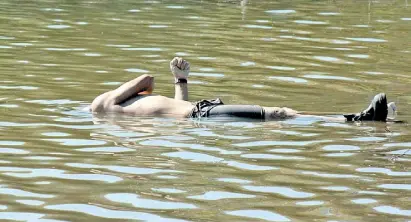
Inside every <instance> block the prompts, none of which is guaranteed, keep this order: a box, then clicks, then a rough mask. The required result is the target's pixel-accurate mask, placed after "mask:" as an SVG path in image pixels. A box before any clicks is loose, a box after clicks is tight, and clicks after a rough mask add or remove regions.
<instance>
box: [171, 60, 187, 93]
mask: <svg viewBox="0 0 411 222" xmlns="http://www.w3.org/2000/svg"><path fill="white" fill-rule="evenodd" d="M170 70H171V72H172V73H173V75H174V80H175V82H174V83H175V86H174V89H175V94H174V99H177V100H185V101H187V100H188V86H187V78H188V74H189V73H190V63H189V62H187V61H186V60H184V59H182V58H179V57H175V58H174V59H173V60H171V62H170Z"/></svg>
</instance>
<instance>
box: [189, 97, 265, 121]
mask: <svg viewBox="0 0 411 222" xmlns="http://www.w3.org/2000/svg"><path fill="white" fill-rule="evenodd" d="M194 105H195V107H194V109H193V110H192V112H191V114H190V117H191V118H202V117H216V116H218V117H241V118H252V119H264V116H265V110H264V108H263V107H261V106H257V105H224V103H223V102H222V101H221V100H220V99H219V98H217V99H212V100H201V101H198V102H196V103H195V104H194Z"/></svg>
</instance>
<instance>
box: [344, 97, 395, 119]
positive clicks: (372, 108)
mask: <svg viewBox="0 0 411 222" xmlns="http://www.w3.org/2000/svg"><path fill="white" fill-rule="evenodd" d="M387 115H388V105H387V96H386V95H385V93H380V94H377V95H376V96H374V99H373V100H372V101H371V104H370V105H369V106H368V108H367V109H365V110H364V111H362V112H361V113H357V114H345V115H344V117H345V118H346V119H347V121H382V122H386V121H387Z"/></svg>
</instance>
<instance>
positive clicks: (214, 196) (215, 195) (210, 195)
mask: <svg viewBox="0 0 411 222" xmlns="http://www.w3.org/2000/svg"><path fill="white" fill-rule="evenodd" d="M254 197H255V195H250V194H242V193H232V192H224V191H209V192H206V193H205V194H203V195H196V196H188V197H187V198H190V199H198V200H221V199H232V198H235V199H237V198H248V199H249V198H254Z"/></svg>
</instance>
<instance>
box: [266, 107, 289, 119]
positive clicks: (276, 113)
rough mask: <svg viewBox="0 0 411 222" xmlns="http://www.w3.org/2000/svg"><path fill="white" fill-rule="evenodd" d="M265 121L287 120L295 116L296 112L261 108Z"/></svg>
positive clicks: (285, 108)
mask: <svg viewBox="0 0 411 222" xmlns="http://www.w3.org/2000/svg"><path fill="white" fill-rule="evenodd" d="M263 108H264V111H265V116H264V117H265V119H266V120H281V119H289V118H294V117H296V116H297V111H295V110H292V109H290V108H287V107H282V108H281V107H263Z"/></svg>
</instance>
